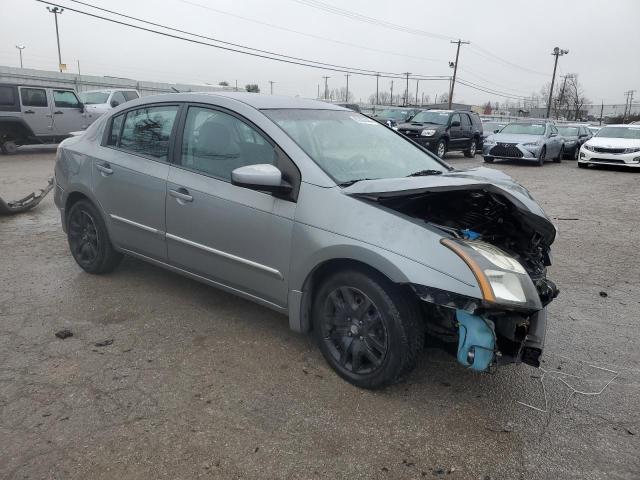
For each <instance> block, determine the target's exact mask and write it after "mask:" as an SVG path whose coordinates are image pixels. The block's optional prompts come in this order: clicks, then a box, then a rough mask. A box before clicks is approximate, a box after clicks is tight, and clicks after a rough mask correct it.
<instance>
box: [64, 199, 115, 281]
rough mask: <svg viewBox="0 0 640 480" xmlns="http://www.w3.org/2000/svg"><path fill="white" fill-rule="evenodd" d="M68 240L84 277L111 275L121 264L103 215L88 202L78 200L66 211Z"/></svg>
mask: <svg viewBox="0 0 640 480" xmlns="http://www.w3.org/2000/svg"><path fill="white" fill-rule="evenodd" d="M67 240H68V242H69V249H70V250H71V255H73V259H74V260H75V261H76V263H77V264H78V265H80V268H82V269H83V270H84V271H85V272H87V273H96V274H98V273H107V272H111V271H112V270H113V269H114V268H116V267H117V266H118V264H119V263H120V260H122V254H121V253H119V252H117V251H116V250H115V249H114V248H113V245H112V244H111V240H109V235H108V233H107V228H106V226H105V224H104V220H103V219H102V215H101V214H100V212H99V211H98V209H97V208H96V207H95V206H94V205H93V204H92V203H91V202H89V201H88V200H80V201H78V202H76V203H74V204H73V205H72V206H71V208H70V209H69V213H68V214H67Z"/></svg>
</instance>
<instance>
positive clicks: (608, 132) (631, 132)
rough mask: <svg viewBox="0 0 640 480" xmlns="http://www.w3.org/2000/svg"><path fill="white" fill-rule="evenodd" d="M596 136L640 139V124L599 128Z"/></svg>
mask: <svg viewBox="0 0 640 480" xmlns="http://www.w3.org/2000/svg"><path fill="white" fill-rule="evenodd" d="M595 136H596V137H598V138H600V137H604V138H628V139H631V140H640V125H638V126H637V127H603V128H601V129H600V130H598V133H596V135H595Z"/></svg>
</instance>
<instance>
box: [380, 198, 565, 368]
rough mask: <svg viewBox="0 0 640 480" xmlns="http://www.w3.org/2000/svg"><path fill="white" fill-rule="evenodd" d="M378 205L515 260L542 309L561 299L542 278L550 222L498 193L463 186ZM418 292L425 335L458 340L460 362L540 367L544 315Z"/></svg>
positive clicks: (476, 365)
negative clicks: (479, 242) (526, 274)
mask: <svg viewBox="0 0 640 480" xmlns="http://www.w3.org/2000/svg"><path fill="white" fill-rule="evenodd" d="M377 201H378V202H379V203H380V204H381V205H383V206H385V207H386V208H390V209H393V210H395V211H397V212H400V213H402V214H404V215H408V216H410V217H413V218H416V219H420V220H422V221H424V222H426V223H427V224H428V225H430V226H431V227H433V228H437V229H439V230H442V231H445V232H447V233H449V234H450V235H452V236H453V237H455V238H461V239H465V240H481V241H484V242H487V243H490V244H492V245H494V246H496V247H498V248H500V249H501V250H503V251H505V252H506V253H508V254H509V255H512V256H513V257H514V258H515V259H517V260H518V261H519V262H520V263H521V264H522V266H523V267H524V269H525V270H526V272H527V273H528V274H529V276H530V277H531V280H532V281H533V283H534V286H535V288H536V290H537V292H538V295H539V296H540V301H541V303H542V305H543V306H546V305H547V304H548V303H549V302H551V301H552V300H553V299H554V298H555V297H556V296H557V295H558V289H557V288H556V286H555V284H554V283H553V282H552V281H550V280H548V279H547V278H546V271H547V266H549V265H551V258H550V246H551V243H552V242H553V240H554V238H555V229H554V228H553V225H551V223H550V222H548V221H546V220H544V221H541V219H540V218H539V217H535V216H533V215H527V214H526V213H525V212H523V210H522V209H518V208H517V207H516V205H515V204H514V203H513V202H511V201H510V200H508V199H507V198H506V197H505V196H503V195H502V194H501V193H498V192H497V191H490V189H487V188H477V189H469V188H461V189H446V190H440V191H434V190H431V191H422V192H420V193H418V194H415V193H414V194H409V195H394V196H388V197H378V198H377ZM416 293H417V294H418V296H419V297H420V298H421V299H422V300H423V301H424V309H425V318H429V319H430V321H428V322H426V323H427V324H428V325H427V329H428V331H429V332H430V334H432V335H434V336H436V337H437V338H439V339H441V340H443V341H445V342H450V343H452V342H457V343H458V352H457V357H458V361H459V362H460V363H461V364H463V365H465V366H467V367H469V368H472V369H475V370H480V371H484V370H488V369H489V367H490V366H491V365H496V364H500V363H514V362H516V363H517V362H525V363H528V364H530V365H533V366H536V367H537V366H539V365H540V357H541V354H542V348H543V345H544V336H545V330H546V312H545V311H544V310H542V311H539V312H528V313H527V312H518V311H510V310H509V309H503V310H491V309H487V308H483V307H482V306H481V305H478V304H477V303H474V302H473V301H470V302H466V303H465V302H464V300H461V299H460V298H455V297H454V296H452V295H451V294H449V295H447V293H446V292H442V291H437V289H429V288H424V289H422V290H420V291H417V292H416ZM488 352H491V355H488V354H487V353H488Z"/></svg>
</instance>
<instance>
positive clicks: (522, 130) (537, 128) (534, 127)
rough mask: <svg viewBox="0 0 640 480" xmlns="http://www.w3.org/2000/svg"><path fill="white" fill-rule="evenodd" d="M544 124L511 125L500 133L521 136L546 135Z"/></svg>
mask: <svg viewBox="0 0 640 480" xmlns="http://www.w3.org/2000/svg"><path fill="white" fill-rule="evenodd" d="M544 131H545V125H544V123H510V124H509V125H507V126H506V127H504V128H503V129H502V130H500V133H515V134H519V135H544Z"/></svg>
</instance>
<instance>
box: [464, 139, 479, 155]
mask: <svg viewBox="0 0 640 480" xmlns="http://www.w3.org/2000/svg"><path fill="white" fill-rule="evenodd" d="M477 150H478V140H477V139H475V138H474V139H472V140H471V145H469V148H467V149H466V150H465V151H464V152H463V153H464V156H465V157H467V158H473V157H475V156H476V151H477Z"/></svg>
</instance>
